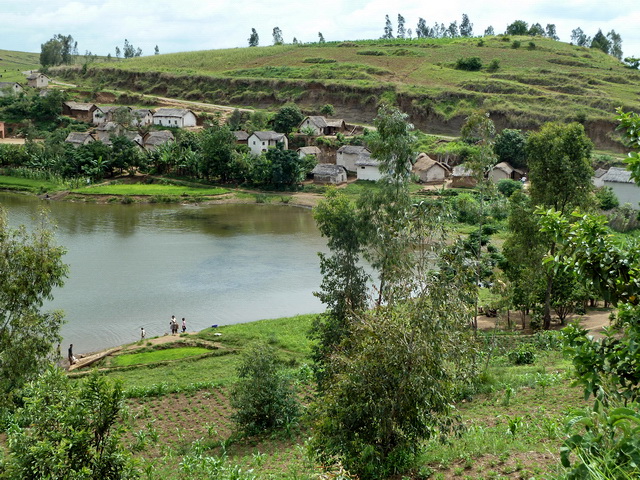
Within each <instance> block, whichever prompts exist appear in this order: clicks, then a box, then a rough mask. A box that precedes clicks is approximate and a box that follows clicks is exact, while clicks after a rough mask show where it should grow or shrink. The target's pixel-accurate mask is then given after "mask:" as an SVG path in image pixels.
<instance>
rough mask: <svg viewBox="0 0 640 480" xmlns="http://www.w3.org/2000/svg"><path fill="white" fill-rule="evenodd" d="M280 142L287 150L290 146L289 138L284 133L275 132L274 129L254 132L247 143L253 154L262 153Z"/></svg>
mask: <svg viewBox="0 0 640 480" xmlns="http://www.w3.org/2000/svg"><path fill="white" fill-rule="evenodd" d="M278 143H282V144H283V147H284V149H285V150H287V149H288V148H289V140H288V139H287V136H286V135H285V134H284V133H278V132H274V131H272V130H269V131H266V132H253V133H252V134H251V135H250V136H249V139H248V140H247V144H248V145H249V150H251V153H252V154H253V155H256V156H257V155H260V154H261V153H262V152H266V151H267V150H269V149H270V148H275V147H276V145H277V144H278Z"/></svg>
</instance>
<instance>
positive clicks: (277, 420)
mask: <svg viewBox="0 0 640 480" xmlns="http://www.w3.org/2000/svg"><path fill="white" fill-rule="evenodd" d="M238 376H239V377H240V380H239V381H238V383H237V384H236V385H235V386H234V388H233V390H232V392H231V405H232V406H233V407H234V408H236V412H235V413H234V414H233V416H232V419H233V421H234V422H235V423H236V425H237V427H238V429H239V430H240V431H241V432H242V433H244V434H247V435H254V434H258V433H262V432H267V431H274V430H279V429H283V428H289V427H291V425H292V424H295V423H296V422H297V420H298V417H299V416H300V406H299V404H298V401H297V399H296V396H295V391H294V389H293V387H292V385H291V382H290V380H289V378H287V376H285V375H284V373H283V366H282V364H281V362H280V361H279V360H278V358H277V356H276V353H275V350H274V349H273V347H271V346H269V345H266V344H258V345H255V346H253V347H252V348H250V349H249V350H247V352H246V353H245V354H244V355H243V359H242V363H241V364H240V366H239V368H238Z"/></svg>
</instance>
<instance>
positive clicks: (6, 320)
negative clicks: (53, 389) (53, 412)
mask: <svg viewBox="0 0 640 480" xmlns="http://www.w3.org/2000/svg"><path fill="white" fill-rule="evenodd" d="M64 254H65V250H64V248H62V247H59V246H57V245H56V244H55V242H54V239H53V233H52V232H51V231H50V230H49V229H48V228H47V222H46V217H45V216H44V214H41V221H40V225H39V226H38V228H36V229H35V230H34V231H33V232H31V233H28V232H27V231H26V229H25V228H24V227H20V228H18V229H11V228H9V226H8V224H7V216H6V213H5V211H4V210H3V209H2V208H0V352H2V361H1V362H0V407H6V406H8V405H10V403H11V402H12V401H13V400H14V397H15V396H18V395H19V394H20V387H22V385H24V384H25V382H28V381H30V380H32V379H33V378H34V377H35V376H36V375H37V374H38V373H40V372H41V371H42V370H43V369H44V367H45V366H46V365H47V364H48V362H49V358H50V356H51V354H52V353H53V345H54V344H55V343H58V342H60V336H59V331H60V326H61V325H62V317H63V316H62V313H61V312H43V311H41V307H42V305H43V303H44V302H45V300H51V299H52V298H53V295H52V291H53V289H54V288H56V287H61V286H62V285H63V283H64V278H65V277H66V276H67V272H68V267H67V265H65V264H64V263H63V262H62V256H63V255H64Z"/></svg>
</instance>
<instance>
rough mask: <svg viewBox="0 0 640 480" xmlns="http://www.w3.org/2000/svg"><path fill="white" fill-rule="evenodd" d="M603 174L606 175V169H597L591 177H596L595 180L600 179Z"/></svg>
mask: <svg viewBox="0 0 640 480" xmlns="http://www.w3.org/2000/svg"><path fill="white" fill-rule="evenodd" d="M605 173H607V170H606V169H604V168H599V169H597V170H596V171H595V172H594V174H593V176H594V177H596V178H600V177H601V176H603V175H604V174H605Z"/></svg>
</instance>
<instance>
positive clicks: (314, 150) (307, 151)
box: [298, 146, 322, 155]
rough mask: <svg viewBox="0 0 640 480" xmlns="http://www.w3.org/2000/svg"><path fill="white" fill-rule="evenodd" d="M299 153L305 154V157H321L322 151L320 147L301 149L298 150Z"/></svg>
mask: <svg viewBox="0 0 640 480" xmlns="http://www.w3.org/2000/svg"><path fill="white" fill-rule="evenodd" d="M298 152H299V153H303V154H305V155H319V154H320V153H322V152H321V150H320V149H319V148H318V147H314V146H312V147H300V148H299V149H298Z"/></svg>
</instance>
